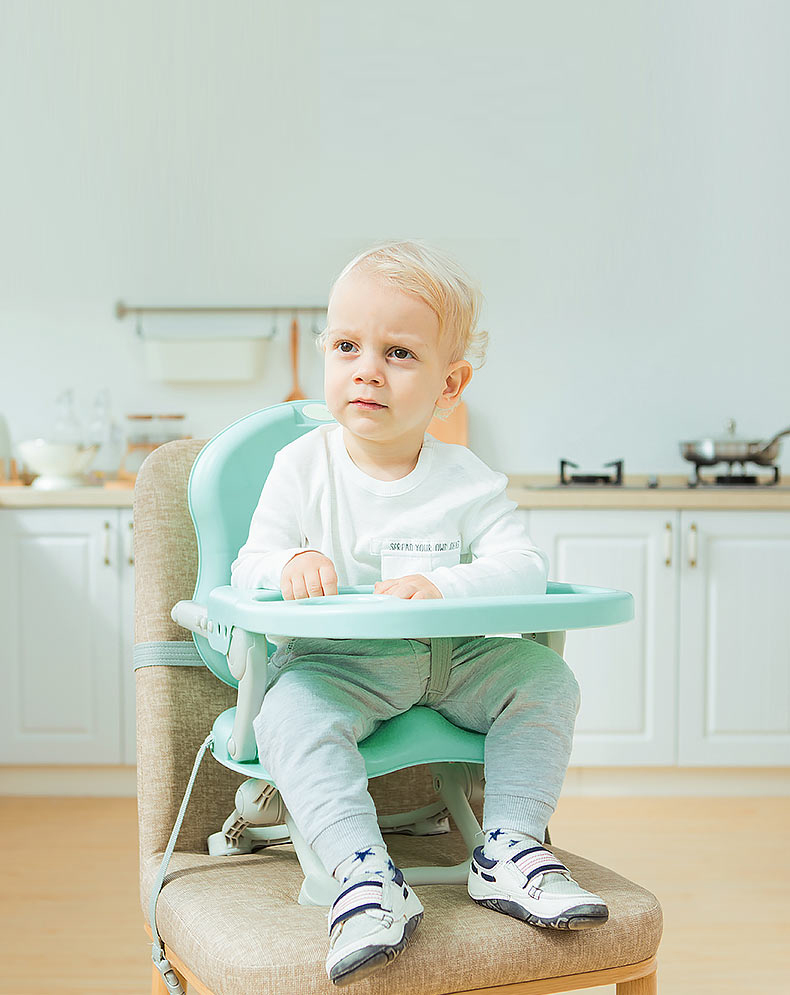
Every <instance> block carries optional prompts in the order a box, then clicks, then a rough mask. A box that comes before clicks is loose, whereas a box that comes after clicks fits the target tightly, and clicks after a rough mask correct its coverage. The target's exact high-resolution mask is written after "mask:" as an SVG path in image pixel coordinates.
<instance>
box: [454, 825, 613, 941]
mask: <svg viewBox="0 0 790 995" xmlns="http://www.w3.org/2000/svg"><path fill="white" fill-rule="evenodd" d="M507 842H508V843H513V844H515V845H514V846H513V848H512V850H511V854H512V855H510V856H509V855H507V853H504V852H503V853H502V856H501V859H499V860H496V859H493V858H491V857H488V856H486V854H485V852H484V850H483V847H481V846H479V847H477V848H476V849H475V851H474V854H473V856H472V862H471V866H470V868H469V880H468V882H467V888H468V891H469V895H470V896H471V897H472V898H473V899H474V900H475V901H476V902H477V904H478V905H485V906H486V908H489V909H494V910H495V911H496V912H503V913H504V914H505V915H508V916H513V917H514V918H516V919H521V920H522V921H523V922H528V923H530V924H531V925H533V926H547V927H550V928H552V929H589V928H590V927H591V926H600V925H602V924H603V923H605V922H606V920H607V919H608V918H609V909H608V908H607V907H606V903H605V902H604V900H603V899H602V898H600V897H599V896H598V895H594V894H593V893H592V892H589V891H585V890H584V889H583V888H581V887H580V886H579V885H578V884H577V883H576V882H575V881H574V880H573V878H572V877H571V873H570V871H569V870H568V868H567V867H566V866H565V865H564V864H563V863H561V862H560V861H559V860H558V859H557V858H556V857H555V856H554V854H553V853H551V851H549V850H546V849H545V847H542V846H541V845H540V844H539V843H537V842H533V841H531V840H526V841H524V840H508V841H507ZM544 875H550V878H549V881H550V885H551V886H550V888H549V887H547V888H545V889H542V888H541V887H540V885H541V883H542V882H543V878H544ZM562 879H564V881H563V880H562ZM549 881H547V885H548V883H549Z"/></svg>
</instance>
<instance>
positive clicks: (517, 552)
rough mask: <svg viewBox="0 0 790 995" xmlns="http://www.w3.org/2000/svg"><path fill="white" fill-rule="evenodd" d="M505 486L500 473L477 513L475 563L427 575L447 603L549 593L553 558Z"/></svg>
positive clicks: (472, 525)
mask: <svg viewBox="0 0 790 995" xmlns="http://www.w3.org/2000/svg"><path fill="white" fill-rule="evenodd" d="M506 487H507V477H506V476H505V475H504V474H500V473H498V474H496V480H495V483H494V484H493V486H492V489H491V492H490V494H489V496H488V497H487V499H484V500H483V501H482V502H480V504H479V506H478V507H476V508H475V509H473V512H474V514H473V516H472V518H471V521H470V523H469V525H468V532H467V534H468V535H469V534H471V536H472V538H471V541H469V546H468V548H469V551H470V553H471V554H472V557H473V559H472V562H471V563H461V564H459V565H458V566H455V567H437V569H436V570H431V571H430V572H428V573H426V574H425V575H424V576H425V577H427V578H428V580H430V581H431V582H432V583H433V584H435V585H436V587H437V588H438V589H439V591H440V592H441V595H442V597H443V598H471V597H492V596H494V597H495V596H508V595H521V594H545V593H546V581H547V578H548V572H549V559H548V557H547V556H546V554H545V553H544V552H543V550H542V549H539V548H538V547H537V546H536V545H535V544H534V543H533V542H532V540H531V539H530V537H529V535H528V534H527V530H526V528H525V527H524V524H523V522H522V520H521V518H520V517H519V516H518V515H517V514H516V508H517V507H518V505H517V504H516V502H515V501H511V500H510V499H509V498H508V497H507V496H506V495H505V489H506Z"/></svg>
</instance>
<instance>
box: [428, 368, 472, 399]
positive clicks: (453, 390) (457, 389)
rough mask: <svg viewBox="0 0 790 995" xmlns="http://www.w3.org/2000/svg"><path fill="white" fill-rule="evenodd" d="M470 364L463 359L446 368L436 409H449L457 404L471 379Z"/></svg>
mask: <svg viewBox="0 0 790 995" xmlns="http://www.w3.org/2000/svg"><path fill="white" fill-rule="evenodd" d="M472 372H473V371H472V364H471V363H470V362H468V361H467V360H465V359H459V360H458V362H457V363H451V364H450V365H449V366H448V368H447V373H446V374H445V378H444V387H443V388H442V392H441V394H440V395H439V397H438V398H437V401H436V407H437V408H450V407H452V406H453V405H455V404H457V403H458V401H459V400H460V398H461V394H463V392H464V391H465V390H466V388H467V387H468V386H469V381H470V380H471V379H472Z"/></svg>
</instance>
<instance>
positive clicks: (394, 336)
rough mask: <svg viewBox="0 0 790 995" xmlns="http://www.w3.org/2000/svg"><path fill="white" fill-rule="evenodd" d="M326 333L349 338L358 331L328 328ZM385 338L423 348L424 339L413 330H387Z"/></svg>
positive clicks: (357, 333) (354, 335)
mask: <svg viewBox="0 0 790 995" xmlns="http://www.w3.org/2000/svg"><path fill="white" fill-rule="evenodd" d="M326 334H327V335H328V336H333V337H334V336H336V335H347V336H349V338H354V337H356V336H357V335H359V334H360V333H359V331H354V330H353V329H350V328H328V329H327V332H326ZM387 338H388V339H389V340H390V341H391V342H406V343H409V342H410V343H412V346H413V347H414V348H415V349H419V348H423V349H424V348H425V341H424V340H423V339H422V338H421V337H420V336H418V335H415V334H414V333H413V332H388V333H387Z"/></svg>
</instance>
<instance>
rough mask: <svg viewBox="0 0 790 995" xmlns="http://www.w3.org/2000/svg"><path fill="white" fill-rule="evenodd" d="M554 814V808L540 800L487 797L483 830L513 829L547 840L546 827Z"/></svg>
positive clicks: (503, 796) (514, 797) (500, 796)
mask: <svg viewBox="0 0 790 995" xmlns="http://www.w3.org/2000/svg"><path fill="white" fill-rule="evenodd" d="M553 814H554V806H553V805H549V804H547V803H546V802H544V801H540V800H539V799H538V798H521V797H519V796H518V795H489V794H486V796H485V810H484V813H483V830H484V832H488V831H489V829H512V830H513V831H514V832H517V833H526V834H527V836H534V837H535V839H536V840H540V841H541V842H542V841H543V840H544V839H545V835H546V826H548V824H549V819H550V818H551V816H552V815H553Z"/></svg>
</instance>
